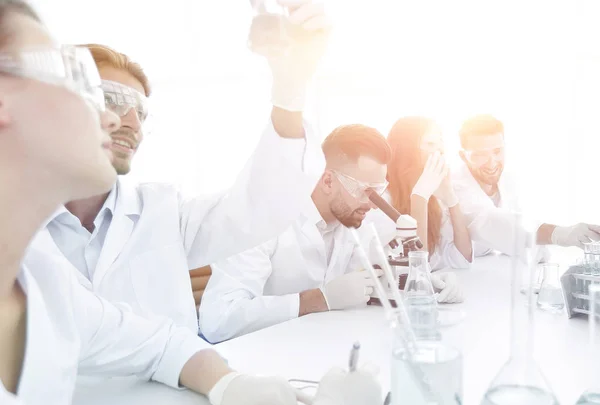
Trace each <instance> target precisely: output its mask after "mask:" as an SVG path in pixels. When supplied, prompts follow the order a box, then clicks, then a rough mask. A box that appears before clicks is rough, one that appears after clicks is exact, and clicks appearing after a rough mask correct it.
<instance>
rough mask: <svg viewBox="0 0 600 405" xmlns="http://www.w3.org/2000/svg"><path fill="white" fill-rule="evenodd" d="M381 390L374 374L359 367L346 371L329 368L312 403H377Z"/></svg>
mask: <svg viewBox="0 0 600 405" xmlns="http://www.w3.org/2000/svg"><path fill="white" fill-rule="evenodd" d="M382 403H383V398H382V390H381V385H380V384H379V381H378V380H377V378H376V374H375V373H374V372H371V371H369V370H367V369H366V368H361V369H358V370H356V371H352V372H348V371H346V370H343V369H341V368H334V369H331V370H330V371H329V372H328V373H327V374H325V376H324V377H323V379H321V382H320V383H319V388H318V390H317V395H316V396H315V398H314V400H313V403H312V405H379V404H382Z"/></svg>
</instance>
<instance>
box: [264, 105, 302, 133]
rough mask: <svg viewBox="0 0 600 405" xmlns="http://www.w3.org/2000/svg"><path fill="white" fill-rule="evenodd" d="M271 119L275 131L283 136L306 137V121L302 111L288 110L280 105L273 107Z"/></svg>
mask: <svg viewBox="0 0 600 405" xmlns="http://www.w3.org/2000/svg"><path fill="white" fill-rule="evenodd" d="M271 121H272V122H273V128H275V132H277V134H278V135H279V136H280V137H282V138H295V139H299V138H304V136H305V133H304V123H303V118H302V112H297V111H287V110H284V109H282V108H279V107H275V106H274V107H273V110H272V111H271Z"/></svg>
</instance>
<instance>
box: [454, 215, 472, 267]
mask: <svg viewBox="0 0 600 405" xmlns="http://www.w3.org/2000/svg"><path fill="white" fill-rule="evenodd" d="M449 211H450V220H451V221H452V231H453V233H454V246H456V248H457V249H458V251H459V252H460V253H461V254H462V255H463V256H464V258H465V259H467V260H468V261H469V262H471V261H472V260H473V243H472V242H471V235H470V234H469V229H468V228H467V224H466V221H465V217H464V215H463V213H462V211H461V210H460V204H456V205H455V206H453V207H452V208H450V209H449Z"/></svg>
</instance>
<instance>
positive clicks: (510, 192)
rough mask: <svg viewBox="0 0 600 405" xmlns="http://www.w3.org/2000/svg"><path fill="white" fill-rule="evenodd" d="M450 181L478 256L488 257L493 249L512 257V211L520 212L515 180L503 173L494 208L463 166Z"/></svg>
mask: <svg viewBox="0 0 600 405" xmlns="http://www.w3.org/2000/svg"><path fill="white" fill-rule="evenodd" d="M505 174H506V176H505ZM452 179H453V184H454V189H455V191H456V194H457V196H458V198H459V201H460V207H461V209H462V211H463V213H464V215H465V217H466V219H467V223H468V227H469V232H470V234H471V238H472V239H473V241H474V243H475V250H477V255H483V254H487V253H490V251H491V250H492V249H493V250H498V251H500V252H502V253H505V254H508V255H511V254H514V252H515V233H514V232H515V216H514V213H513V212H511V210H512V211H517V210H518V208H519V206H518V201H517V196H516V195H515V190H516V184H515V181H514V176H512V175H511V174H510V173H509V172H507V173H502V178H501V182H500V184H499V190H500V196H501V207H496V206H495V205H494V202H493V201H492V199H491V198H490V197H489V196H488V195H487V194H486V193H485V192H484V191H483V190H482V189H481V187H480V186H479V184H478V183H477V181H476V180H475V178H474V177H473V175H472V174H471V172H470V171H469V169H468V168H467V167H466V165H464V164H462V165H461V166H460V167H459V168H458V170H457V171H456V173H455V175H453V177H452ZM505 207H506V208H505ZM520 231H524V230H523V229H520Z"/></svg>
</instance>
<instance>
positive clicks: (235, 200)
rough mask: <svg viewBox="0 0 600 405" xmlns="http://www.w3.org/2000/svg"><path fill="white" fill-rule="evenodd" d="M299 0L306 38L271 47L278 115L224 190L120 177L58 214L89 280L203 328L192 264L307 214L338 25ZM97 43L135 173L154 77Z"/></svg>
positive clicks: (122, 154)
mask: <svg viewBox="0 0 600 405" xmlns="http://www.w3.org/2000/svg"><path fill="white" fill-rule="evenodd" d="M292 3H293V4H294V5H295V8H294V10H293V11H292V12H291V14H290V16H289V19H290V22H291V23H292V24H295V25H299V26H302V27H303V28H304V29H305V30H306V31H307V34H306V38H305V41H303V42H302V43H299V44H298V43H294V44H295V45H293V46H291V47H290V48H289V49H288V52H287V53H286V54H285V56H280V55H276V56H270V57H268V61H269V64H270V66H271V70H272V73H273V92H272V100H273V105H274V107H273V110H272V114H271V120H270V122H269V124H268V125H267V128H266V129H265V131H264V133H263V136H262V138H261V140H260V142H259V144H258V146H257V148H256V150H255V151H254V153H253V155H252V156H251V158H250V160H249V162H248V163H247V165H246V167H245V168H244V170H243V171H242V173H241V174H240V176H239V177H238V179H237V181H236V183H235V184H234V185H233V187H231V188H230V189H229V190H228V191H227V192H226V193H223V194H222V195H219V196H214V197H211V198H191V199H188V198H185V197H184V196H182V195H181V194H180V193H179V192H178V190H177V189H176V188H175V187H173V186H171V185H168V184H141V185H131V184H128V183H127V182H126V181H124V179H123V178H119V180H118V181H117V183H116V184H115V186H114V187H113V189H112V191H111V192H110V193H108V194H104V195H100V196H96V197H93V198H90V199H87V200H82V201H72V202H70V203H68V204H66V205H65V207H62V208H61V209H60V210H59V211H58V212H56V213H55V215H54V216H53V217H52V218H51V219H50V222H49V224H48V226H47V229H48V231H49V232H50V234H51V235H52V239H53V240H54V242H55V243H56V245H57V246H58V248H59V249H60V250H61V251H62V253H63V254H64V256H65V257H66V258H67V259H69V261H70V262H71V263H72V264H73V265H74V266H75V267H76V268H77V270H78V277H79V280H80V281H81V283H82V284H83V285H84V286H86V287H87V288H89V289H90V290H93V291H94V292H96V293H97V294H99V295H100V296H102V297H104V298H106V299H108V300H110V301H112V302H125V303H127V304H128V305H129V306H130V307H131V308H132V309H133V310H134V311H135V312H137V313H139V314H142V315H144V316H148V317H153V316H166V317H169V318H171V319H172V320H174V321H175V323H176V324H177V325H181V326H186V327H188V328H189V329H190V330H194V331H195V332H196V333H197V331H198V323H197V315H196V307H195V304H194V299H193V295H192V290H191V287H190V278H189V274H188V271H189V270H190V269H194V268H197V267H200V266H202V265H206V264H210V263H211V262H213V261H216V260H219V259H222V258H226V257H228V256H231V255H233V254H235V253H237V252H240V251H243V250H245V249H247V248H250V247H253V246H256V245H258V244H259V243H262V242H264V241H265V240H268V239H269V238H271V237H274V236H275V235H277V234H278V233H280V232H282V231H283V230H284V229H285V228H286V227H287V226H289V225H290V224H291V223H292V222H293V220H294V219H296V218H297V216H298V214H299V213H300V211H301V209H302V203H301V202H302V201H303V200H304V199H305V198H306V197H307V196H308V195H310V193H311V191H312V189H313V188H314V185H315V183H316V182H317V180H318V178H319V176H320V174H321V173H322V170H323V166H324V161H323V156H322V153H321V151H320V149H319V140H318V139H316V134H315V133H314V132H313V131H312V130H311V129H310V128H308V127H307V126H306V125H305V123H304V122H303V118H302V110H303V107H304V99H305V91H306V86H307V85H308V82H309V80H310V78H311V75H312V73H313V72H314V70H315V68H316V64H317V62H318V60H319V59H320V56H321V54H322V51H323V48H324V44H325V42H326V37H327V31H328V29H327V22H326V19H325V18H324V14H323V8H322V5H321V6H317V5H315V4H312V1H310V0H306V1H303V2H302V1H301V2H298V1H293V2H292ZM88 48H90V49H91V51H92V54H93V56H94V59H95V60H96V62H97V65H98V67H99V71H100V75H101V77H102V79H103V82H104V85H103V86H105V87H104V91H105V95H106V101H107V107H108V108H110V109H112V110H113V111H115V112H117V113H118V114H119V115H121V121H122V125H121V128H120V129H118V130H117V131H115V132H113V134H112V135H111V137H112V139H113V144H112V151H113V154H114V156H115V159H114V161H113V165H114V167H115V168H116V169H117V172H118V173H119V174H121V175H125V174H127V173H128V172H129V169H130V165H131V160H132V158H133V156H134V154H135V152H136V150H137V148H138V146H139V144H140V142H141V141H142V138H143V136H142V124H143V121H144V119H145V117H146V115H147V110H146V107H145V105H146V100H145V99H146V97H147V96H149V95H150V87H149V85H148V79H147V78H146V76H145V75H144V73H143V71H142V69H141V67H140V66H139V65H137V64H135V63H133V62H132V61H130V60H129V58H127V56H125V55H123V54H120V53H118V52H116V51H114V50H112V49H110V48H107V47H104V46H99V45H88ZM200 119H201V117H200ZM191 130H192V129H191ZM207 146H208V145H207Z"/></svg>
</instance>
